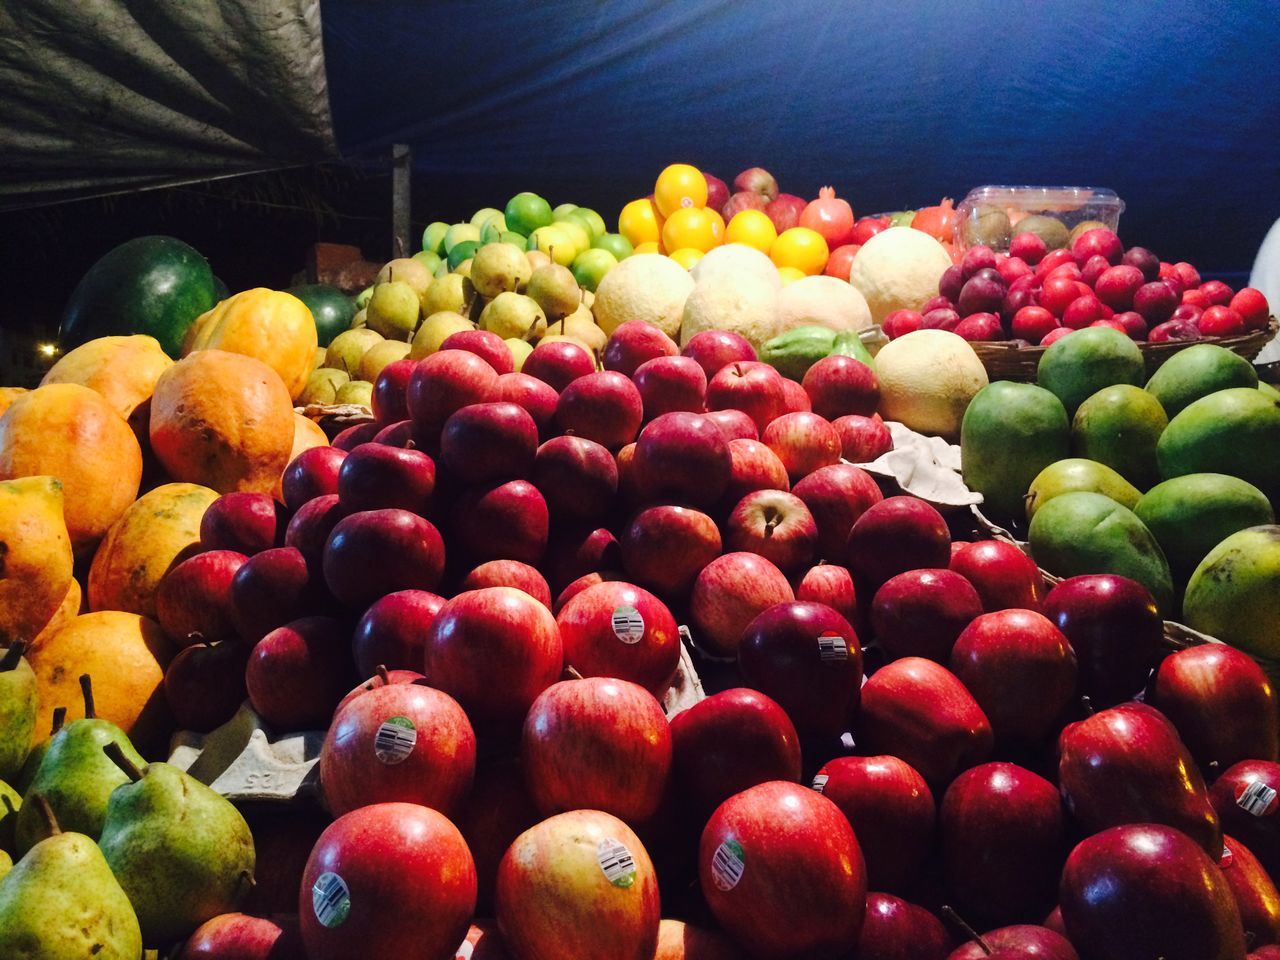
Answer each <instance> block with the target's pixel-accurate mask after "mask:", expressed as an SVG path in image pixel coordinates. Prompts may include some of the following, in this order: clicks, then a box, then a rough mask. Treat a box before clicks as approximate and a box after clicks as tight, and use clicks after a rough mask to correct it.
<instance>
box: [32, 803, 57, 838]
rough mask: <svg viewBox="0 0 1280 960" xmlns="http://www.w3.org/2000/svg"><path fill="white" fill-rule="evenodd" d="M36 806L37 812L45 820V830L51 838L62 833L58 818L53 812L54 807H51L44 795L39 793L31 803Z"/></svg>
mask: <svg viewBox="0 0 1280 960" xmlns="http://www.w3.org/2000/svg"><path fill="white" fill-rule="evenodd" d="M29 802H31V803H34V804H35V805H36V811H37V812H38V813H39V814H40V818H41V819H42V820H44V825H45V829H46V830H47V831H48V832H49V836H51V837H56V836H57V835H58V834H60V833H61V832H62V828H61V827H59V826H58V817H57V815H56V814H55V813H54V812H53V807H51V806H49V801H48V800H47V799H46V798H45V795H44V794H43V793H37V794H35V796H33V797H32V798H31V800H30V801H29Z"/></svg>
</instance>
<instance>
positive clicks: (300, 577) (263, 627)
mask: <svg viewBox="0 0 1280 960" xmlns="http://www.w3.org/2000/svg"><path fill="white" fill-rule="evenodd" d="M317 592H318V591H317V587H316V584H315V582H314V581H313V580H312V578H311V576H310V574H309V573H308V572H307V562H306V559H305V558H304V557H303V556H302V553H301V551H299V550H297V549H295V548H294V547H275V548H273V549H271V550H263V551H262V552H261V553H257V554H254V555H253V556H252V557H250V558H249V559H248V560H246V561H245V562H244V563H242V564H240V567H239V568H238V569H237V570H236V572H235V574H234V575H233V576H232V578H231V621H232V623H234V624H235V628H236V632H237V633H238V634H239V635H240V637H241V639H243V640H244V641H245V642H246V643H250V644H253V643H257V642H258V641H259V640H261V639H262V638H263V637H264V636H266V634H267V633H268V632H270V631H271V630H274V629H275V628H276V627H279V626H281V625H283V624H286V623H288V622H289V621H290V620H295V619H297V618H298V617H302V616H306V614H308V613H309V612H311V611H312V610H313V609H314V607H315V604H316V602H317V599H318V596H317Z"/></svg>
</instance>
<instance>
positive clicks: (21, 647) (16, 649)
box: [0, 640, 27, 673]
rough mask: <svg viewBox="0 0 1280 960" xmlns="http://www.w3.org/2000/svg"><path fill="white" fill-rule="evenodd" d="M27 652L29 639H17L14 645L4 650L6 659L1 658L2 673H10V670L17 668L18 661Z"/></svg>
mask: <svg viewBox="0 0 1280 960" xmlns="http://www.w3.org/2000/svg"><path fill="white" fill-rule="evenodd" d="M26 652H27V641H25V640H18V641H16V642H15V643H14V645H13V646H12V647H10V648H9V649H8V650H6V651H5V652H4V659H2V660H0V673H8V672H9V671H10V670H13V669H16V668H17V666H18V661H19V660H21V659H22V655H23V654H24V653H26Z"/></svg>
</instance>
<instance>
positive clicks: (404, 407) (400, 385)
mask: <svg viewBox="0 0 1280 960" xmlns="http://www.w3.org/2000/svg"><path fill="white" fill-rule="evenodd" d="M476 332H477V333H479V332H481V331H476ZM417 366H418V361H417V360H410V359H409V358H408V357H405V358H404V359H402V360H393V361H392V362H391V363H388V364H387V365H386V366H385V367H383V368H382V370H381V371H380V372H379V373H378V376H377V377H376V378H375V379H374V381H373V399H372V409H373V418H374V420H376V421H377V422H378V423H380V424H383V425H386V424H390V423H399V422H400V421H401V420H407V419H409V381H410V380H411V379H413V371H414V370H415V369H417Z"/></svg>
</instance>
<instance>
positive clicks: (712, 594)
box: [689, 552, 795, 657]
mask: <svg viewBox="0 0 1280 960" xmlns="http://www.w3.org/2000/svg"><path fill="white" fill-rule="evenodd" d="M794 599H795V594H794V593H793V592H792V590H791V584H790V583H788V582H787V578H786V575H785V574H783V572H782V571H781V570H779V569H778V568H777V567H776V566H774V565H773V564H772V563H770V562H769V561H768V560H766V559H765V558H764V557H761V556H758V555H756V554H754V553H741V552H739V553H726V554H724V555H723V556H720V557H716V559H714V560H712V561H711V562H710V563H708V564H707V565H706V566H705V567H703V569H702V572H701V573H699V574H698V577H697V579H696V580H695V581H694V584H693V595H692V597H691V598H690V601H689V613H690V616H691V618H692V620H693V626H694V629H695V631H696V632H695V633H694V639H695V640H696V641H697V642H698V644H699V646H701V647H702V648H704V649H706V650H709V651H710V652H711V653H713V654H715V655H717V656H722V657H727V656H733V655H734V654H735V653H736V652H737V649H738V642H739V641H740V640H741V639H742V632H743V631H744V630H746V628H747V625H748V624H749V623H751V621H752V620H754V619H755V618H756V616H757V615H758V614H760V613H763V612H764V611H765V610H767V609H768V608H769V607H771V606H773V605H774V604H775V603H781V602H783V601H784V600H794Z"/></svg>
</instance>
